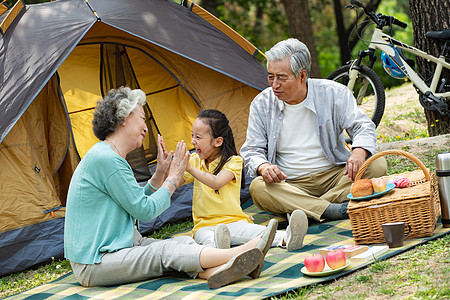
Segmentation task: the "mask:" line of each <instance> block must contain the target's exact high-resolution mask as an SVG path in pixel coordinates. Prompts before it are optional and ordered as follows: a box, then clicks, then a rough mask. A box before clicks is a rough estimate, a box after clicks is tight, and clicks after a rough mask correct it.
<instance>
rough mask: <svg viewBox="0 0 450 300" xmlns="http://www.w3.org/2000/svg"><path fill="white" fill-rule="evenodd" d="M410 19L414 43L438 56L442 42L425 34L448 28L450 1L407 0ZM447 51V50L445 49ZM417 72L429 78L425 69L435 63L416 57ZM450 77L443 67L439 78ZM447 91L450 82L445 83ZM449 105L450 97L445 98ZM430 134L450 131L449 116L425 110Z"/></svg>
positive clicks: (449, 26)
mask: <svg viewBox="0 0 450 300" xmlns="http://www.w3.org/2000/svg"><path fill="white" fill-rule="evenodd" d="M409 7H410V10H411V21H412V25H413V30H414V45H415V47H416V48H419V49H421V50H423V51H425V52H427V53H429V54H432V55H435V56H439V54H440V53H441V52H442V49H443V46H444V42H443V41H440V40H436V39H430V38H427V37H426V36H425V33H426V32H427V31H440V30H444V29H447V28H450V21H449V20H450V2H449V1H448V0H409ZM447 53H448V51H447ZM417 66H418V71H419V73H421V74H423V75H426V76H425V78H429V77H428V76H427V75H429V74H428V73H427V71H426V70H434V69H435V64H434V63H432V62H428V61H426V60H425V59H422V58H419V57H418V58H417ZM442 78H446V79H447V80H449V79H450V71H449V70H447V69H443V73H442V75H441V79H442ZM446 88H447V91H449V90H450V82H447V83H446ZM447 104H448V105H450V99H447ZM425 116H426V118H427V123H428V133H429V135H430V136H436V135H440V134H447V133H450V117H449V116H448V115H447V116H443V115H441V114H440V113H439V112H438V111H430V110H425Z"/></svg>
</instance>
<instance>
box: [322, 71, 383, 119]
mask: <svg viewBox="0 0 450 300" xmlns="http://www.w3.org/2000/svg"><path fill="white" fill-rule="evenodd" d="M349 69H350V65H345V66H342V67H340V68H338V69H336V70H335V71H333V72H332V73H331V74H330V75H328V77H327V79H331V80H334V81H337V82H339V83H342V84H343V85H347V83H348V80H349V78H348V71H349ZM352 92H353V95H354V96H355V99H356V103H357V104H358V106H359V108H360V109H361V110H362V111H363V112H364V113H366V114H367V115H368V116H369V117H370V118H371V119H372V122H374V123H375V127H377V126H378V124H380V121H381V118H382V117H383V113H384V105H385V98H386V95H385V93H384V86H383V83H382V82H381V79H380V77H379V76H378V74H377V73H375V71H373V70H372V69H370V68H368V67H366V66H360V69H359V73H358V78H357V79H356V82H355V86H354V87H353V91H352Z"/></svg>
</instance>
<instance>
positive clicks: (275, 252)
mask: <svg viewBox="0 0 450 300" xmlns="http://www.w3.org/2000/svg"><path fill="white" fill-rule="evenodd" d="M245 211H246V212H247V213H248V214H249V215H252V217H253V219H254V221H255V223H259V224H266V223H268V221H269V220H270V219H271V218H277V219H278V220H279V221H280V222H281V223H280V227H283V225H284V226H286V220H285V219H283V218H281V217H277V216H274V215H273V214H270V213H267V212H261V211H259V210H258V209H257V208H256V207H255V206H253V205H252V206H250V207H248V208H246V209H245ZM449 232H450V228H443V227H442V225H441V224H440V223H438V226H437V227H436V230H435V234H434V236H432V237H427V238H421V239H415V240H407V241H405V245H404V246H403V247H401V248H396V249H392V250H389V251H388V252H386V253H385V254H383V255H382V256H381V257H379V258H378V259H379V260H380V259H386V258H388V257H391V256H394V255H396V254H399V253H401V252H404V251H406V250H409V249H411V248H413V247H415V246H417V245H420V244H423V243H426V242H427V241H430V240H432V239H435V238H438V237H441V236H443V235H445V234H448V233H449ZM181 234H187V233H181ZM331 244H341V245H349V244H350V245H351V244H353V235H352V231H351V226H350V221H349V220H343V221H334V222H326V223H321V224H317V225H312V226H310V227H309V229H308V234H307V235H306V237H305V240H304V246H303V248H302V249H299V250H297V251H291V252H288V251H286V250H285V249H281V248H272V249H270V251H269V252H268V254H267V256H266V258H265V264H264V270H263V272H262V273H261V277H260V278H258V279H251V278H250V277H246V278H243V279H241V280H240V281H238V282H236V283H234V284H231V285H228V286H225V287H222V288H219V289H215V290H213V289H210V288H209V287H208V285H207V283H206V281H205V280H201V279H190V278H188V277H187V276H183V275H182V274H177V275H173V276H165V277H161V278H156V279H152V280H148V281H143V282H137V283H133V284H126V285H121V286H113V287H93V288H84V287H82V286H81V285H80V284H79V283H78V282H76V280H75V277H74V275H73V274H72V273H70V274H68V275H66V276H64V277H62V278H59V279H58V280H56V281H53V282H51V283H48V284H44V285H41V286H38V287H36V288H33V289H31V290H29V291H26V292H23V293H21V294H18V295H15V296H12V297H10V298H8V299H90V298H96V299H161V298H164V299H212V298H214V299H236V298H239V299H261V298H267V297H270V296H275V295H279V294H282V293H285V292H287V291H290V290H294V289H297V288H299V287H302V286H307V285H310V284H314V283H321V282H325V281H329V280H332V279H334V278H338V277H340V276H344V275H346V274H349V273H351V272H354V271H355V270H357V269H360V268H363V267H365V266H367V265H368V264H371V263H373V262H374V260H371V261H367V262H358V263H356V262H352V263H351V264H350V266H349V267H348V268H347V269H345V270H344V271H343V272H341V273H338V274H334V275H330V276H326V277H309V276H306V275H305V276H304V275H303V274H302V272H301V271H300V269H301V268H302V267H303V266H304V265H303V260H304V258H305V256H306V255H308V254H310V253H318V249H319V248H321V247H324V246H328V245H331Z"/></svg>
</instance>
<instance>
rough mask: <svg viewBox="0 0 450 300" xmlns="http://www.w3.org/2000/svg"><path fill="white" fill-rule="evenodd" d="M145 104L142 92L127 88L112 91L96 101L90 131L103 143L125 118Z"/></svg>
mask: <svg viewBox="0 0 450 300" xmlns="http://www.w3.org/2000/svg"><path fill="white" fill-rule="evenodd" d="M146 103H147V100H146V98H145V93H144V92H143V91H142V90H138V89H136V90H132V89H130V88H129V87H120V88H118V89H112V90H110V91H109V92H108V94H107V95H106V96H105V98H103V100H100V101H97V106H96V107H95V111H94V119H93V120H92V125H93V127H92V129H93V131H94V134H95V136H96V137H97V138H98V139H99V140H101V141H103V140H104V139H106V137H107V136H108V135H110V134H111V133H113V132H114V131H115V130H116V128H117V127H118V126H119V125H121V124H123V122H124V121H125V118H126V117H128V116H129V115H130V114H131V112H132V111H133V110H134V109H135V108H136V107H137V105H141V106H144V105H145V104H146Z"/></svg>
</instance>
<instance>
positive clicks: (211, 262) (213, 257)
mask: <svg viewBox="0 0 450 300" xmlns="http://www.w3.org/2000/svg"><path fill="white" fill-rule="evenodd" d="M260 240H261V237H259V236H258V237H255V238H254V239H252V240H250V241H249V242H247V243H245V244H244V245H241V246H238V247H234V248H230V249H217V248H210V247H205V248H203V249H202V251H201V252H200V265H201V266H202V268H203V269H205V271H203V272H200V273H198V277H199V278H203V279H208V278H209V277H210V276H211V274H212V273H214V271H216V270H217V269H219V268H220V267H221V266H222V265H224V264H226V263H227V262H228V261H229V260H230V259H232V258H233V257H234V256H235V255H237V254H239V253H242V252H244V251H246V250H249V249H253V248H255V247H256V245H257V244H258V242H259V241H260Z"/></svg>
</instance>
